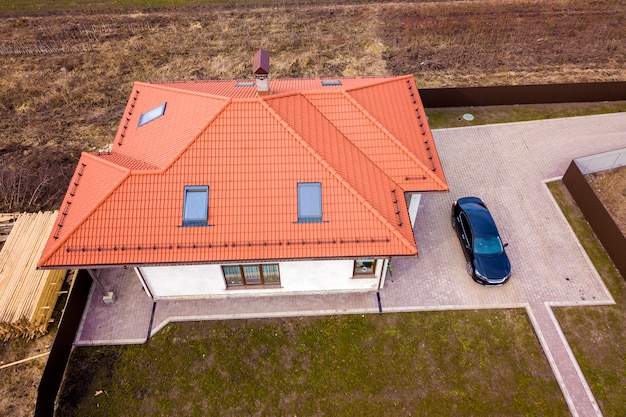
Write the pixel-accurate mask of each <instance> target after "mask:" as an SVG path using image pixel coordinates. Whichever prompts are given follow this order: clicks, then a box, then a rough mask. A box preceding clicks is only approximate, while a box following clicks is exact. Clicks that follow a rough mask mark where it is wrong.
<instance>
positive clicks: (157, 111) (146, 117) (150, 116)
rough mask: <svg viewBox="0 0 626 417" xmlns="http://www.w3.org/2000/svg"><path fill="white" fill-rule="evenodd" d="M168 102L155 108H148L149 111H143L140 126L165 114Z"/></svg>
mask: <svg viewBox="0 0 626 417" xmlns="http://www.w3.org/2000/svg"><path fill="white" fill-rule="evenodd" d="M166 104H167V102H165V103H163V104H161V105H160V106H158V107H155V108H153V109H152V110H148V111H147V112H145V113H143V114H142V115H141V117H139V124H138V126H143V125H145V124H146V123H150V122H151V121H153V120H154V119H157V118H159V117H161V116H163V114H164V113H165V105H166Z"/></svg>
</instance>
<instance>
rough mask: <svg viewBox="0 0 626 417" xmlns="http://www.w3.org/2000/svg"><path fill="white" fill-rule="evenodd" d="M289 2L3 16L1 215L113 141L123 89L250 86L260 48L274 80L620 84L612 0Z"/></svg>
mask: <svg viewBox="0 0 626 417" xmlns="http://www.w3.org/2000/svg"><path fill="white" fill-rule="evenodd" d="M0 3H1V2H0ZM293 3H297V2H283V3H279V4H282V5H280V6H276V7H266V6H265V7H264V6H259V7H254V6H250V5H249V6H248V7H246V8H237V7H216V6H214V5H204V6H193V7H189V8H184V7H177V8H173V7H172V8H165V9H152V10H144V11H137V10H132V11H131V10H129V11H124V10H118V11H116V12H110V11H107V9H106V8H104V7H101V8H95V10H89V9H88V10H87V11H71V10H70V11H65V12H63V13H56V14H45V13H41V12H40V13H38V14H36V15H34V14H33V15H26V14H21V15H13V16H10V15H9V16H7V17H5V18H3V19H1V20H0V39H1V40H0V57H1V59H0V112H2V114H3V117H2V118H0V155H2V157H3V164H2V166H1V168H0V187H1V186H2V184H4V188H3V189H1V190H2V191H4V190H5V189H8V187H9V185H10V184H12V183H15V179H16V178H19V179H21V181H22V183H23V184H24V186H23V187H21V188H20V190H19V193H20V195H19V196H15V197H11V198H10V199H9V201H6V202H2V203H0V211H19V210H28V211H34V210H39V209H42V210H46V209H55V208H57V206H58V204H59V203H60V200H61V198H62V195H61V194H62V193H58V190H59V188H60V189H63V188H65V186H64V185H65V184H66V183H67V182H68V181H69V177H70V175H71V172H72V169H73V167H74V164H75V162H76V160H77V159H78V157H79V154H80V152H81V151H85V150H87V151H92V150H96V149H98V148H102V147H105V146H106V145H107V144H108V143H109V142H110V141H111V139H112V137H113V135H114V132H115V130H116V127H117V124H118V122H119V118H120V115H121V114H122V111H123V106H124V104H125V102H126V99H127V96H128V94H129V91H130V89H131V85H132V82H133V81H135V80H140V81H156V80H172V79H207V78H247V77H249V76H250V72H251V57H252V55H253V54H254V52H255V51H256V50H257V49H258V48H259V47H263V48H265V49H266V50H268V51H269V52H270V54H271V56H272V75H273V76H274V77H310V76H337V75H344V76H350V75H356V74H362V75H373V74H377V75H381V74H383V75H384V74H404V73H414V74H415V75H416V77H417V80H418V85H419V86H421V87H438V86H467V85H494V84H522V83H544V82H566V81H568V82H569V81H608V80H626V65H624V64H625V59H624V57H625V56H626V44H625V43H624V42H623V41H622V40H623V39H624V38H625V37H626V29H624V28H625V27H626V25H624V24H623V23H624V22H623V21H622V20H623V18H624V16H625V15H626V4H624V3H623V2H621V1H619V0H601V1H596V2H591V3H590V2H586V1H583V0H570V1H559V2H541V1H532V0H531V1H529V0H519V1H511V2H494V1H490V0H478V1H472V2H458V1H455V2H420V3H367V4H360V5H350V4H348V5H332V4H308V5H300V6H298V5H294V4H293ZM310 3H312V2H310ZM322 3H323V2H322ZM63 4H65V5H67V4H66V3H63ZM76 4H78V5H79V6H80V5H81V4H83V3H81V2H76ZM172 4H174V3H172ZM257 4H261V5H262V4H264V3H263V2H259V3H257ZM82 7H95V6H87V5H86V4H83V6H82ZM116 7H118V8H119V7H121V6H119V5H118V6H116ZM20 167H27V168H28V169H27V170H26V171H23V170H22V171H21V170H20ZM51 173H54V175H51ZM41 183H44V185H45V186H44V187H39V188H37V186H38V185H40V184H41ZM35 190H37V193H39V194H40V195H33V194H34V191H35ZM55 190H56V192H57V193H56V194H55ZM10 195H11V196H13V194H10ZM29 202H30V204H29Z"/></svg>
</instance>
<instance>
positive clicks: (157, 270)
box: [136, 259, 385, 299]
mask: <svg viewBox="0 0 626 417" xmlns="http://www.w3.org/2000/svg"><path fill="white" fill-rule="evenodd" d="M384 264H385V263H384V260H383V259H380V260H379V261H378V262H377V264H376V277H373V278H369V277H368V278H353V277H352V273H353V268H354V261H353V260H328V261H291V262H280V263H279V270H280V283H281V285H280V286H277V287H275V288H274V287H270V286H266V287H260V288H254V287H246V288H237V287H231V288H227V287H226V283H225V281H224V276H223V275H222V268H221V265H187V266H155V267H141V268H137V269H138V270H139V271H137V272H138V274H140V276H142V277H143V281H144V282H145V284H146V286H147V287H148V288H147V289H148V291H149V293H150V294H151V295H152V296H153V297H154V298H155V299H164V298H205V297H206V298H208V297H215V296H246V295H254V296H258V295H271V294H276V293H283V294H285V293H298V292H328V291H376V290H377V289H378V285H379V279H380V276H381V273H382V272H383V266H384ZM137 269H136V270H137Z"/></svg>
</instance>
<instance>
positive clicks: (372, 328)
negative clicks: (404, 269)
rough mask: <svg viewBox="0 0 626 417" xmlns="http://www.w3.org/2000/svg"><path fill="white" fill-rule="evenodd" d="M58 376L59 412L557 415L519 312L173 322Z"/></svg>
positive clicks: (541, 361) (77, 358)
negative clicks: (140, 341)
mask: <svg viewBox="0 0 626 417" xmlns="http://www.w3.org/2000/svg"><path fill="white" fill-rule="evenodd" d="M68 369H69V370H68V374H67V378H66V381H65V383H64V388H63V390H62V393H61V397H60V400H61V401H60V408H59V413H60V415H93V416H100V415H102V416H104V415H107V416H111V415H125V416H144V415H155V414H157V413H160V414H161V415H180V414H184V415H198V416H204V415H220V416H241V415H258V416H276V415H305V416H316V415H317V416H322V415H333V416H389V415H402V416H409V415H413V416H418V415H422V416H432V415H447V416H467V415H503V416H504V415H508V416H519V415H551V416H561V415H562V416H566V415H569V412H568V409H567V406H566V404H565V402H564V400H563V397H562V395H561V392H560V389H559V387H558V384H557V383H556V381H555V379H554V376H553V375H552V372H551V370H550V367H549V365H548V363H547V361H546V359H545V357H544V355H543V352H542V350H541V347H540V346H539V343H538V341H537V339H536V337H535V335H534V333H533V329H532V326H531V325H530V323H529V321H528V319H527V316H526V314H525V311H524V310H497V311H488V310H480V311H465V312H458V311H457V312H424V313H400V314H385V315H344V316H328V317H306V318H289V319H258V320H236V321H211V322H188V323H178V324H171V325H168V326H167V327H166V328H165V329H164V330H163V331H162V332H159V333H158V334H157V335H155V336H154V337H153V338H152V339H151V340H150V341H149V342H148V343H146V344H145V345H135V346H109V347H89V348H87V347H81V348H77V349H76V350H75V351H74V353H73V354H72V357H71V360H70V364H69V368H68ZM98 390H102V391H103V393H102V394H101V395H98V396H95V395H94V394H95V393H96V391H98Z"/></svg>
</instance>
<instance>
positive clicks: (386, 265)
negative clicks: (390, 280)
mask: <svg viewBox="0 0 626 417" xmlns="http://www.w3.org/2000/svg"><path fill="white" fill-rule="evenodd" d="M390 262H391V259H385V260H384V262H383V267H382V269H381V271H380V278H379V279H378V288H377V289H376V300H377V301H378V312H379V313H380V314H383V305H382V303H381V302H380V290H381V288H383V287H384V286H385V278H386V277H387V271H389V272H390V273H391V263H390Z"/></svg>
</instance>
